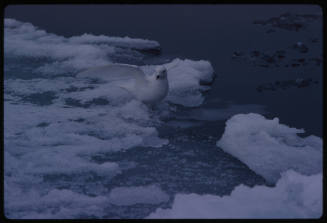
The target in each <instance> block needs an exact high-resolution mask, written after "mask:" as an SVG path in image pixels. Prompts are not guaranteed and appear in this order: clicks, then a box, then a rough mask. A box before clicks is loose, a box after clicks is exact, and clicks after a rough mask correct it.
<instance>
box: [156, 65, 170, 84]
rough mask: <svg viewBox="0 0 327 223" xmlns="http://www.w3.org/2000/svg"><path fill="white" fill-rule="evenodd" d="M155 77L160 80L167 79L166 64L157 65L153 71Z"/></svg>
mask: <svg viewBox="0 0 327 223" xmlns="http://www.w3.org/2000/svg"><path fill="white" fill-rule="evenodd" d="M153 78H154V79H155V80H158V81H160V80H167V69H166V68H165V67H164V66H158V67H156V69H155V71H154V73H153Z"/></svg>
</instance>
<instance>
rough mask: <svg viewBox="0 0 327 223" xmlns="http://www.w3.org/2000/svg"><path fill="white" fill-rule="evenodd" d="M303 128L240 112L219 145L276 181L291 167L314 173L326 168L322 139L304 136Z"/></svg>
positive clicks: (231, 120)
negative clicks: (323, 166) (324, 166)
mask: <svg viewBox="0 0 327 223" xmlns="http://www.w3.org/2000/svg"><path fill="white" fill-rule="evenodd" d="M298 133H304V130H303V129H296V128H290V127H288V126H286V125H283V124H280V123H279V119H278V118H274V119H272V120H269V119H266V118H265V117H264V116H262V115H259V114H253V113H250V114H238V115H234V116H233V117H232V118H230V119H229V120H228V121H227V122H226V128H225V132H224V134H223V136H222V137H221V139H220V140H219V141H218V142H217V146H218V147H220V148H222V149H223V150H224V151H225V152H227V153H229V154H231V155H232V156H235V157H237V158H238V159H240V160H241V161H242V162H244V163H245V164H246V165H247V166H248V167H249V168H250V169H252V170H253V171H255V172H256V173H257V174H259V175H261V176H263V177H264V178H265V179H266V180H267V181H268V182H272V183H274V182H276V181H277V180H278V179H279V178H280V174H281V173H282V172H284V171H286V170H288V169H293V170H295V171H297V172H299V173H302V174H306V175H311V174H317V173H319V172H321V171H322V140H321V139H320V138H319V137H316V136H308V137H305V138H301V137H299V136H297V134H298Z"/></svg>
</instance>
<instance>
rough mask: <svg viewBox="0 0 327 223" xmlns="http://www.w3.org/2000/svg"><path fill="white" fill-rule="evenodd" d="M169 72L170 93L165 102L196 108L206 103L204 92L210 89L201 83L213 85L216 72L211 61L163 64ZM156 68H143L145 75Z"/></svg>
mask: <svg viewBox="0 0 327 223" xmlns="http://www.w3.org/2000/svg"><path fill="white" fill-rule="evenodd" d="M163 66H165V67H166V68H167V71H168V82H169V92H168V96H167V97H166V99H165V100H167V101H169V102H172V103H174V104H180V105H183V106H187V107H195V106H199V105H200V104H202V102H203V101H204V96H203V95H202V92H203V91H207V90H208V89H210V87H208V86H204V85H202V84H201V83H211V82H212V81H213V79H214V70H213V68H212V66H211V64H210V62H209V61H205V60H199V61H193V60H188V59H185V60H181V59H178V58H177V59H174V60H173V61H171V62H170V63H166V64H163ZM153 67H154V66H143V67H141V68H142V69H143V71H144V72H145V73H151V71H152V70H153Z"/></svg>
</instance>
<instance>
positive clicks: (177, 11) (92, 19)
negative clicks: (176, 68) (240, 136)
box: [5, 4, 322, 136]
mask: <svg viewBox="0 0 327 223" xmlns="http://www.w3.org/2000/svg"><path fill="white" fill-rule="evenodd" d="M286 12H290V13H299V14H317V13H321V8H320V7H319V6H317V5H250V4H249V5H43V6H42V5H34V6H18V5H17V6H8V7H7V8H6V10H5V17H9V18H10V17H12V18H16V19H18V20H21V21H28V22H31V23H32V24H34V25H36V26H38V27H40V28H43V29H46V30H47V31H48V32H50V33H56V34H58V35H64V36H66V37H69V36H73V35H81V34H83V33H92V34H105V35H110V36H129V37H136V38H145V39H153V40H157V41H158V42H159V43H160V44H161V47H162V49H163V56H167V57H170V58H174V57H180V58H189V59H195V60H197V59H204V60H209V61H210V62H211V64H212V65H213V67H214V70H215V72H216V74H217V75H218V77H217V79H216V81H215V82H214V85H213V88H212V90H211V92H210V93H209V97H208V98H207V100H208V101H210V100H211V99H216V98H218V99H221V100H223V101H232V102H234V103H236V104H261V105H265V106H266V109H267V111H269V112H270V113H271V116H274V117H279V118H280V120H281V122H282V123H285V124H287V125H290V126H293V127H297V128H304V129H305V130H306V131H307V132H308V134H315V135H318V136H321V135H322V66H307V67H294V68H293V67H290V68H268V69H267V68H261V67H252V66H249V65H248V64H240V63H235V61H233V60H232V59H231V56H232V54H233V52H234V51H238V50H241V51H251V50H263V51H265V50H277V49H285V48H287V47H289V46H291V45H293V44H294V43H296V42H298V41H301V42H303V43H306V44H308V46H309V53H310V54H312V55H315V56H320V57H321V55H322V22H321V20H320V21H316V22H312V23H310V25H309V28H308V29H305V30H300V31H298V32H296V31H289V30H281V29H276V32H273V33H266V30H267V28H263V27H262V26H260V25H254V24H253V21H254V20H260V19H261V20H262V19H263V20H264V19H269V18H270V17H275V16H279V15H280V14H283V13H286ZM310 38H317V39H318V42H317V43H311V42H310ZM299 77H301V78H314V79H315V80H318V81H319V84H318V85H316V86H315V87H312V86H311V87H307V88H301V89H287V90H285V91H276V92H263V93H258V92H257V91H256V87H257V86H258V85H260V84H262V83H265V82H274V81H279V80H288V79H296V78H299ZM215 107H218V106H215Z"/></svg>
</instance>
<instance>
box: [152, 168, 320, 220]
mask: <svg viewBox="0 0 327 223" xmlns="http://www.w3.org/2000/svg"><path fill="white" fill-rule="evenodd" d="M321 215H322V174H321V173H320V174H316V175H311V176H305V175H301V174H299V173H297V172H295V171H293V170H288V171H286V172H284V173H283V174H282V177H281V179H279V180H278V182H277V184H276V186H275V187H267V186H254V187H252V188H251V187H248V186H245V185H239V186H237V187H235V189H234V190H233V191H232V193H231V194H230V195H226V196H222V197H221V196H217V195H210V194H207V195H199V194H177V195H176V196H175V198H174V201H173V205H172V207H171V208H170V209H163V208H158V209H157V210H156V211H155V212H153V213H151V214H150V215H149V216H148V217H147V218H154V219H157V218H263V219H265V218H320V217H321Z"/></svg>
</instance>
